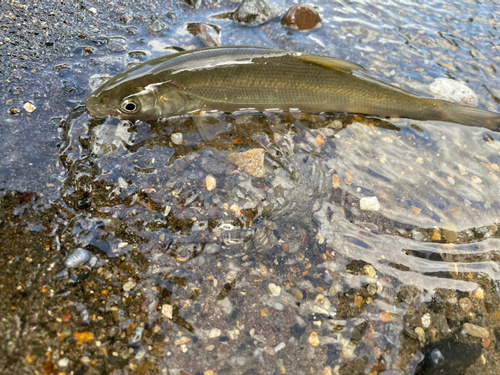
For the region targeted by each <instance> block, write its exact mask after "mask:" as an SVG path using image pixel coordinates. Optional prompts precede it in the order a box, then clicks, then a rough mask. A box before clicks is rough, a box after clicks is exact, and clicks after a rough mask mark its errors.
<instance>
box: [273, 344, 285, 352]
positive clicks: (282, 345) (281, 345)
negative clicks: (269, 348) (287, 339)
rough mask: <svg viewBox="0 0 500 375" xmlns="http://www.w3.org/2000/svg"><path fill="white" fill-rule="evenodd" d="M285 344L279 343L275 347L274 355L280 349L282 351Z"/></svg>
mask: <svg viewBox="0 0 500 375" xmlns="http://www.w3.org/2000/svg"><path fill="white" fill-rule="evenodd" d="M285 346H286V344H285V343H284V342H280V343H279V344H278V345H276V347H275V348H274V353H278V352H279V351H280V350H281V349H284V348H285Z"/></svg>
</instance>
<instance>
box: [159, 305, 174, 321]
mask: <svg viewBox="0 0 500 375" xmlns="http://www.w3.org/2000/svg"><path fill="white" fill-rule="evenodd" d="M173 312H174V308H173V306H172V305H167V304H165V305H163V306H162V307H161V315H163V316H164V317H165V318H167V319H172V318H173Z"/></svg>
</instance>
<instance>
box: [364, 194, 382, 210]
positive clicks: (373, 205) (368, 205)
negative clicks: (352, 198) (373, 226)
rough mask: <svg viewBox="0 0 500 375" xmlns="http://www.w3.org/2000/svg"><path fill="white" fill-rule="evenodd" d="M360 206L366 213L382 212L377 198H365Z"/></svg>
mask: <svg viewBox="0 0 500 375" xmlns="http://www.w3.org/2000/svg"><path fill="white" fill-rule="evenodd" d="M359 206H360V208H361V209H362V210H364V211H378V210H380V203H379V201H378V199H377V197H363V198H361V199H360V200H359Z"/></svg>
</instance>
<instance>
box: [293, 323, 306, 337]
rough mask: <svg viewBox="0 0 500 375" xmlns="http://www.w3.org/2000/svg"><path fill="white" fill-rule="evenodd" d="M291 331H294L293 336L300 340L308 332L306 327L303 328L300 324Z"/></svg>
mask: <svg viewBox="0 0 500 375" xmlns="http://www.w3.org/2000/svg"><path fill="white" fill-rule="evenodd" d="M291 331H292V336H293V337H295V338H296V339H297V340H298V339H300V338H301V337H302V335H303V334H304V332H305V331H306V327H304V326H301V325H300V324H298V323H297V324H295V325H294V326H293V327H292V330H291Z"/></svg>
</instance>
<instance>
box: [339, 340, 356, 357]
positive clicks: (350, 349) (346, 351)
mask: <svg viewBox="0 0 500 375" xmlns="http://www.w3.org/2000/svg"><path fill="white" fill-rule="evenodd" d="M355 349H356V345H355V344H354V343H353V342H351V341H349V342H347V343H346V344H345V345H344V346H343V347H342V356H343V357H344V358H349V357H350V356H351V355H352V353H354V350H355Z"/></svg>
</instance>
